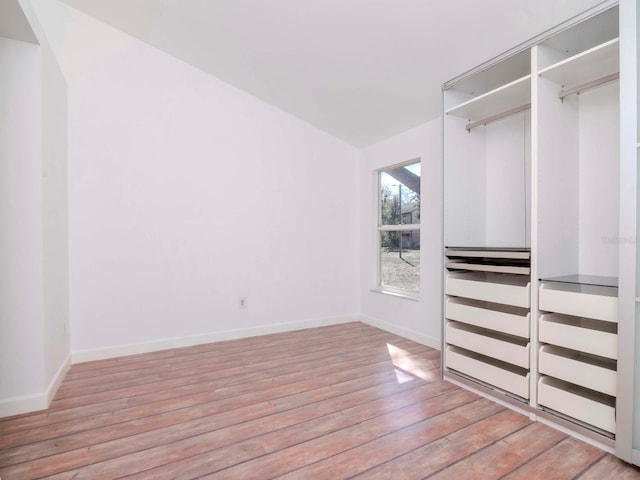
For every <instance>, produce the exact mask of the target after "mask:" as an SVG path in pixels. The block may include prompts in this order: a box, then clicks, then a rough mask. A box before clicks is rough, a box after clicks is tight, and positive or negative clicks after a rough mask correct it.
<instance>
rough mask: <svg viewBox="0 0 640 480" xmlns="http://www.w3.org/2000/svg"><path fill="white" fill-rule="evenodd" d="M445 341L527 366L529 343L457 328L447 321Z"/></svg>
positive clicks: (523, 366) (514, 363)
mask: <svg viewBox="0 0 640 480" xmlns="http://www.w3.org/2000/svg"><path fill="white" fill-rule="evenodd" d="M446 341H447V343H450V344H452V345H456V346H458V347H462V348H465V349H467V350H471V351H473V352H477V353H481V354H482V355H486V356H488V357H492V358H497V359H498V360H502V361H503V362H507V363H511V364H513V365H517V366H519V367H522V368H527V369H528V368H529V344H528V343H527V344H526V345H525V346H523V345H518V344H515V343H510V342H507V341H503V340H500V339H496V338H493V337H488V336H484V335H481V334H478V333H475V332H470V331H468V330H465V329H462V328H457V327H456V325H455V323H451V322H449V323H447V329H446Z"/></svg>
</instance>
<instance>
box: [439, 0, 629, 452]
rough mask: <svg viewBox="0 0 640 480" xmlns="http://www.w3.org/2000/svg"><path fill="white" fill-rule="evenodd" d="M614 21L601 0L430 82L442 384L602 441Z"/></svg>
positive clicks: (606, 419)
mask: <svg viewBox="0 0 640 480" xmlns="http://www.w3.org/2000/svg"><path fill="white" fill-rule="evenodd" d="M618 24H619V12H618V6H617V2H614V1H609V2H604V3H602V4H600V5H599V6H597V7H594V9H592V10H590V11H588V12H585V13H584V14H583V15H580V16H578V17H576V18H574V19H572V20H570V21H568V22H567V23H566V24H564V25H561V26H559V27H557V28H554V29H552V30H550V31H549V32H548V33H545V34H542V35H540V36H539V37H537V38H535V39H532V40H531V41H530V42H529V43H528V44H526V46H522V47H518V48H517V49H514V50H512V51H509V52H507V53H505V54H503V55H500V56H498V57H496V58H495V59H494V60H492V61H490V62H487V63H486V64H483V65H481V66H479V67H478V68H476V69H474V70H472V71H470V72H467V73H466V74H463V75H461V76H459V77H457V78H455V79H453V80H451V81H450V82H447V83H445V84H444V86H443V106H444V111H443V138H444V146H443V170H444V202H443V203H444V246H445V251H444V266H445V268H444V271H443V282H444V306H443V375H444V377H445V378H446V379H449V380H452V381H456V382H457V383H459V384H461V385H463V386H467V387H469V388H475V389H476V390H478V391H480V392H482V393H483V394H485V395H488V396H491V397H494V398H496V399H499V400H501V401H503V402H504V403H505V404H507V405H512V406H513V407H514V408H520V409H521V410H525V411H529V412H530V413H531V416H532V418H544V419H545V420H546V421H548V422H551V423H555V424H557V425H559V426H562V427H563V428H568V429H570V430H573V431H574V432H575V433H576V434H580V435H583V436H587V437H589V438H591V439H593V440H594V441H596V442H599V443H600V445H601V446H605V447H607V448H611V446H612V445H614V442H613V440H612V439H615V436H616V431H617V428H616V422H617V421H618V422H619V419H618V418H617V411H616V404H617V398H618V394H619V388H618V384H619V380H618V348H617V347H618V341H619V338H618V335H617V332H618V327H619V314H618V307H619V299H618V291H619V288H618V265H619V260H620V259H619V244H620V241H621V237H620V235H621V233H620V232H621V230H620V225H619V217H620V195H621V188H620V182H621V180H620V179H621V167H620V159H619V157H620V120H619V118H620V99H619V97H620V88H619V82H618V80H619V76H620V70H619V63H620V62H619V57H620V53H619V52H620V41H619V39H618V36H619V29H618ZM623 240H624V239H623ZM514 255H521V257H518V258H516V257H514ZM515 260H517V261H515Z"/></svg>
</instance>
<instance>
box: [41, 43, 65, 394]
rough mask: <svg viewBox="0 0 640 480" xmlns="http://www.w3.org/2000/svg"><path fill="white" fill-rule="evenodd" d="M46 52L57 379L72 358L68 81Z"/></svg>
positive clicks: (50, 374)
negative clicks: (68, 213)
mask: <svg viewBox="0 0 640 480" xmlns="http://www.w3.org/2000/svg"><path fill="white" fill-rule="evenodd" d="M40 50H41V56H42V173H41V175H42V214H43V217H42V229H43V282H44V285H43V288H44V337H45V381H46V383H47V384H49V383H50V382H52V381H57V378H56V377H57V376H58V375H59V374H60V369H61V368H64V366H65V365H66V364H67V363H68V357H69V351H70V346H69V326H68V323H69V253H68V242H69V236H68V215H67V189H68V186H67V86H66V82H65V80H64V77H63V76H62V72H61V71H60V68H59V67H58V65H57V63H56V61H55V58H54V56H53V52H51V50H50V48H49V47H48V46H47V45H46V44H43V45H42V46H41V47H40Z"/></svg>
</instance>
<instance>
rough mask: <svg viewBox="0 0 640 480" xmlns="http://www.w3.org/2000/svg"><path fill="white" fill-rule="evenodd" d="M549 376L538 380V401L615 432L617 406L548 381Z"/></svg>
mask: <svg viewBox="0 0 640 480" xmlns="http://www.w3.org/2000/svg"><path fill="white" fill-rule="evenodd" d="M546 381H547V378H545V377H542V378H541V379H540V380H539V381H538V403H539V404H540V405H543V406H545V407H548V408H551V409H553V410H556V411H558V412H560V413H564V414H565V415H568V416H570V417H573V418H575V419H577V420H580V421H582V422H585V423H588V424H589V425H593V426H594V427H598V428H600V429H602V430H605V431H607V432H611V433H615V430H616V419H615V408H614V407H613V406H611V405H607V404H605V403H601V402H598V401H595V400H592V399H589V398H586V397H583V396H581V395H578V394H576V393H573V392H571V391H568V390H565V389H562V388H558V387H556V386H554V385H552V384H548V383H546Z"/></svg>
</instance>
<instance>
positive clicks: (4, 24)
mask: <svg viewBox="0 0 640 480" xmlns="http://www.w3.org/2000/svg"><path fill="white" fill-rule="evenodd" d="M0 37H5V38H11V39H12V40H18V41H20V42H29V43H36V44H37V43H38V40H37V39H36V36H35V34H34V33H33V30H31V27H30V26H29V22H28V21H27V17H25V16H24V13H23V12H22V8H21V7H20V4H19V3H18V0H0Z"/></svg>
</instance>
